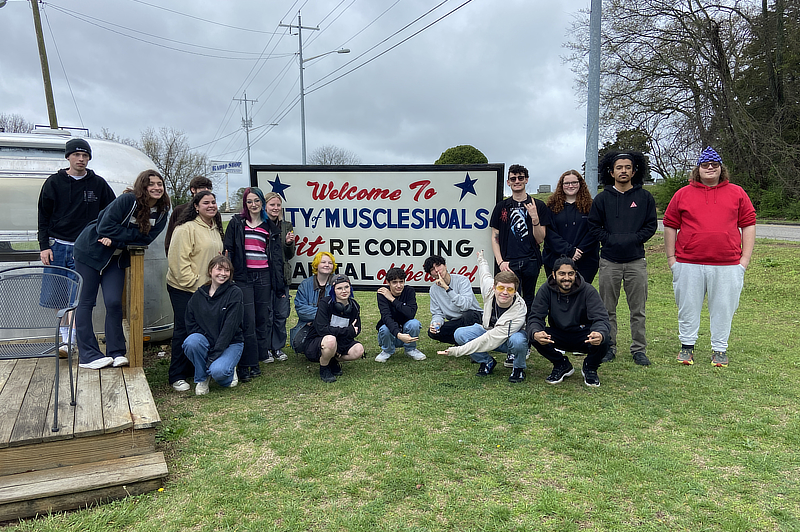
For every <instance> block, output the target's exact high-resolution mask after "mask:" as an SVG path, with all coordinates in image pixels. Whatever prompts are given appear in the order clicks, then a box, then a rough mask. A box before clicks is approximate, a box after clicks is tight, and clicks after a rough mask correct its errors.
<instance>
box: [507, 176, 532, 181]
mask: <svg viewBox="0 0 800 532" xmlns="http://www.w3.org/2000/svg"><path fill="white" fill-rule="evenodd" d="M526 179H528V178H527V177H525V176H524V175H511V176H508V180H509V181H525V180H526Z"/></svg>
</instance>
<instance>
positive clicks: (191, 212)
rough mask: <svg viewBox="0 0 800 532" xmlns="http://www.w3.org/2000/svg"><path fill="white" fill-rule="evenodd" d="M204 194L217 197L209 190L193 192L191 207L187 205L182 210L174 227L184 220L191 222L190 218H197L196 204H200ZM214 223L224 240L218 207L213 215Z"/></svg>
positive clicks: (181, 223)
mask: <svg viewBox="0 0 800 532" xmlns="http://www.w3.org/2000/svg"><path fill="white" fill-rule="evenodd" d="M206 196H214V199H217V195H216V194H214V193H213V192H211V191H210V190H201V191H200V192H198V193H197V194H195V195H194V197H193V198H192V205H191V207H187V208H186V209H184V210H183V215H182V216H181V217H180V219H179V220H178V222H177V223H176V224H175V227H178V226H179V225H183V224H185V223H186V222H191V221H192V220H194V219H195V218H197V217H198V216H199V213H198V212H197V206H198V205H200V201H201V200H202V199H203V198H205V197H206ZM214 224H215V225H216V226H217V231H219V236H220V238H221V239H222V240H223V241H224V240H225V233H224V232H223V230H222V215H221V214H220V213H219V209H217V214H215V215H214Z"/></svg>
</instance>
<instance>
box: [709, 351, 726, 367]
mask: <svg viewBox="0 0 800 532" xmlns="http://www.w3.org/2000/svg"><path fill="white" fill-rule="evenodd" d="M711 365H712V366H717V367H718V368H727V367H728V355H726V354H725V351H713V352H712V353H711Z"/></svg>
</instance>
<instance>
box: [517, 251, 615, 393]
mask: <svg viewBox="0 0 800 532" xmlns="http://www.w3.org/2000/svg"><path fill="white" fill-rule="evenodd" d="M545 318H547V321H548V323H549V326H546V325H545ZM608 331H609V324H608V312H607V311H606V308H605V305H603V301H602V299H600V294H598V293H597V290H595V288H594V287H593V286H592V285H591V284H589V283H587V282H586V281H585V280H584V279H583V277H582V276H581V274H580V273H578V272H577V271H576V270H575V261H573V260H572V259H571V258H569V257H566V256H563V255H562V256H561V258H559V259H556V261H555V262H554V263H553V273H552V275H551V277H549V278H548V280H547V283H546V284H544V285H542V286H541V287H540V288H539V291H538V292H537V293H536V298H535V299H534V300H533V306H532V307H531V310H530V312H529V313H528V326H527V333H528V340H529V342H530V343H531V345H532V346H533V347H534V348H535V349H536V350H537V351H538V352H539V354H540V355H542V356H543V357H544V358H546V359H547V360H549V361H550V362H552V364H553V371H552V372H551V373H550V375H549V376H548V377H547V378H546V379H545V381H547V382H548V383H549V384H560V383H561V382H562V381H563V380H564V378H565V377H569V376H571V375H572V374H573V373H575V369H574V368H573V367H572V364H571V363H570V361H569V358H567V357H566V356H565V355H564V354H563V353H561V352H559V350H561V351H570V352H578V353H588V356H587V357H586V359H585V360H584V361H583V369H582V373H583V382H584V383H585V384H586V386H593V387H597V386H600V378H599V377H598V376H597V369H598V368H599V367H600V364H601V362H602V360H603V357H604V356H605V354H606V352H608V338H609V334H608Z"/></svg>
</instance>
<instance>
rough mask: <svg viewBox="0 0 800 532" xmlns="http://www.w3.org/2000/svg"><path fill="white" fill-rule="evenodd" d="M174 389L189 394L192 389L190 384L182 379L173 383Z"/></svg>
mask: <svg viewBox="0 0 800 532" xmlns="http://www.w3.org/2000/svg"><path fill="white" fill-rule="evenodd" d="M172 389H173V390H175V391H176V392H188V391H189V390H191V389H192V387H191V386H190V385H189V383H188V382H186V381H185V380H183V379H181V380H178V381H175V382H173V383H172Z"/></svg>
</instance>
